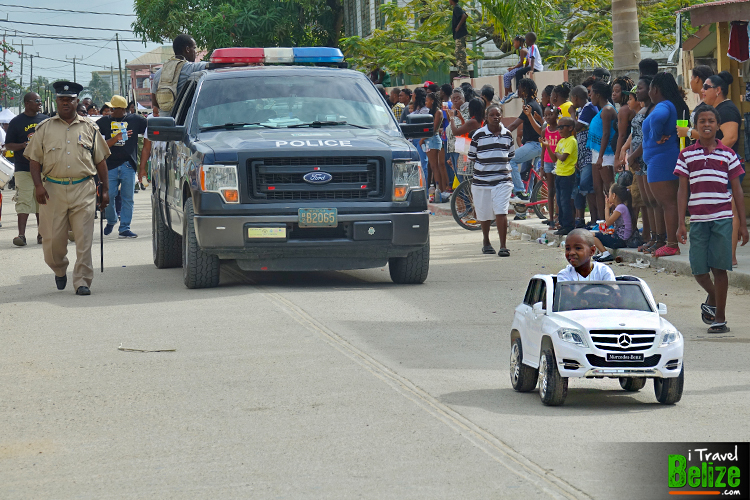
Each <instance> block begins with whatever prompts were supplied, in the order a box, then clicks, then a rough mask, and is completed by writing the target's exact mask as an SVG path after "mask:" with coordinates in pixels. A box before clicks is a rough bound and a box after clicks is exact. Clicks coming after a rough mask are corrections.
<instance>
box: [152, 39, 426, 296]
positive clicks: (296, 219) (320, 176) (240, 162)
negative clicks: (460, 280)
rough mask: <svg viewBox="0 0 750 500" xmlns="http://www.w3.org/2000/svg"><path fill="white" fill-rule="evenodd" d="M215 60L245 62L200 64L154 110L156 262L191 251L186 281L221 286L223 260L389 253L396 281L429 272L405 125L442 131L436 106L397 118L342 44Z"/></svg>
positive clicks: (365, 259) (351, 263)
mask: <svg viewBox="0 0 750 500" xmlns="http://www.w3.org/2000/svg"><path fill="white" fill-rule="evenodd" d="M211 61H212V62H214V63H216V64H222V63H234V65H233V66H232V67H224V68H218V69H208V70H205V71H201V72H196V73H193V74H192V75H191V76H190V78H189V79H188V82H187V83H186V84H185V86H184V87H183V88H182V90H181V91H180V93H179V95H178V96H177V99H176V101H175V104H174V107H173V109H172V112H171V116H163V117H156V118H150V119H149V121H148V138H149V139H150V140H151V141H154V145H153V148H152V153H151V168H152V172H151V177H152V185H153V194H152V208H153V214H152V219H153V221H152V226H153V254H154V263H155V264H156V267H157V268H167V267H178V266H180V265H182V268H183V276H184V281H185V285H186V286H187V287H188V288H206V287H215V286H217V285H218V284H219V269H220V264H221V262H222V261H224V262H227V261H234V262H235V263H236V265H237V266H238V267H239V268H240V269H242V270H246V271H321V270H345V269H364V268H372V267H381V266H384V265H385V264H386V263H387V264H388V267H389V271H390V275H391V279H392V280H393V281H394V282H396V283H422V282H424V280H425V279H426V278H427V272H428V269H429V259H430V241H429V213H428V211H427V197H426V192H425V188H424V186H425V180H424V179H423V174H422V169H421V168H420V164H419V157H418V154H417V151H416V148H415V147H414V145H413V144H412V143H411V142H410V141H409V140H407V139H413V138H419V137H428V136H430V135H432V133H433V131H432V117H431V116H430V115H413V116H411V117H410V118H411V121H410V122H409V123H407V124H403V125H401V126H399V125H398V124H397V123H396V120H395V118H394V117H393V114H392V113H391V111H390V109H389V104H388V103H386V101H385V100H384V99H383V98H382V96H381V95H380V93H379V92H378V91H377V89H376V88H375V87H374V86H373V84H372V83H371V82H370V81H369V80H368V79H367V78H366V77H365V76H364V75H363V74H362V73H359V72H356V71H351V70H347V69H342V68H340V67H338V66H339V65H340V63H341V62H342V61H343V55H342V54H341V52H340V51H339V50H338V49H332V48H294V49H291V48H290V49H284V48H274V49H263V48H260V49H253V48H233V49H217V50H215V51H214V52H213V53H212V56H211ZM270 63H280V64H279V65H271V64H270ZM328 63H331V64H332V65H333V66H334V67H330V65H329V64H328ZM239 64H247V65H246V66H239Z"/></svg>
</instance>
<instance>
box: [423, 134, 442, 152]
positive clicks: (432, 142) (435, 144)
mask: <svg viewBox="0 0 750 500" xmlns="http://www.w3.org/2000/svg"><path fill="white" fill-rule="evenodd" d="M424 143H425V145H426V146H427V151H430V150H432V149H437V150H438V151H439V150H441V149H443V140H442V139H441V138H440V136H439V135H433V136H432V137H430V138H429V139H427V140H426V141H424Z"/></svg>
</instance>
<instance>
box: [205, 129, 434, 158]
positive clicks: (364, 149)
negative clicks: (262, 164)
mask: <svg viewBox="0 0 750 500" xmlns="http://www.w3.org/2000/svg"><path fill="white" fill-rule="evenodd" d="M392 134H393V135H390V134H388V133H386V132H385V131H382V130H378V129H353V128H343V127H322V128H292V129H288V128H282V129H278V130H272V129H249V130H248V129H240V130H212V131H208V132H201V133H200V134H199V135H198V140H199V141H200V142H201V143H202V144H203V145H204V146H208V147H210V148H211V149H212V150H213V152H214V154H215V155H216V159H217V161H229V162H231V161H238V156H246V155H247V154H248V153H250V154H253V153H260V152H262V153H263V154H270V155H272V156H311V155H316V156H317V155H331V156H338V155H342V154H343V155H346V154H352V155H356V156H362V155H365V154H377V155H379V156H383V157H385V158H389V159H394V160H419V155H418V153H417V150H416V148H415V147H414V145H413V144H412V143H411V142H409V141H408V140H406V139H405V138H404V137H403V136H402V135H401V134H400V133H398V132H393V133H392Z"/></svg>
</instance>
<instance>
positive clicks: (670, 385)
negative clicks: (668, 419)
mask: <svg viewBox="0 0 750 500" xmlns="http://www.w3.org/2000/svg"><path fill="white" fill-rule="evenodd" d="M684 385H685V366H684V365H683V367H682V369H681V370H680V374H679V375H678V376H676V377H674V378H655V379H654V395H656V400H657V401H658V402H660V403H661V404H663V405H673V404H675V403H677V402H678V401H679V400H680V399H682V388H683V386H684Z"/></svg>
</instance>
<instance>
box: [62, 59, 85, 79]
mask: <svg viewBox="0 0 750 500" xmlns="http://www.w3.org/2000/svg"><path fill="white" fill-rule="evenodd" d="M65 59H68V60H70V59H71V58H70V57H68V56H65ZM76 59H78V60H79V61H80V60H81V59H83V56H81V57H78V58H76V56H73V81H74V82H76V83H78V80H77V79H76Z"/></svg>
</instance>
